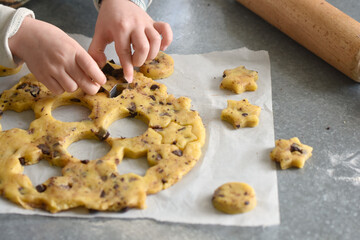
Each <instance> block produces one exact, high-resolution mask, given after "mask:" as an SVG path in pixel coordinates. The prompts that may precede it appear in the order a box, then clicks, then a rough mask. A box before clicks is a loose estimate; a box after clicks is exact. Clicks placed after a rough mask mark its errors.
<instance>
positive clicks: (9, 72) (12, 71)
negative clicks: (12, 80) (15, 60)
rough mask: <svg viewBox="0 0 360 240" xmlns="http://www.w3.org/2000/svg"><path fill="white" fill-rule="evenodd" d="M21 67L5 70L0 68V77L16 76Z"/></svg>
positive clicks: (5, 68)
mask: <svg viewBox="0 0 360 240" xmlns="http://www.w3.org/2000/svg"><path fill="white" fill-rule="evenodd" d="M21 67H22V65H20V66H18V67H17V68H7V67H3V66H0V77H5V76H9V75H13V74H16V73H18V72H19V71H20V70H21Z"/></svg>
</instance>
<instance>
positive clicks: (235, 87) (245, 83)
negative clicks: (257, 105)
mask: <svg viewBox="0 0 360 240" xmlns="http://www.w3.org/2000/svg"><path fill="white" fill-rule="evenodd" d="M257 80H258V73H257V72H256V71H253V70H248V69H246V68H245V67H244V66H240V67H237V68H234V69H227V70H225V71H224V75H223V80H222V82H221V84H220V88H222V89H228V90H231V91H233V92H234V93H236V94H240V93H242V92H245V91H255V90H256V89H257V84H256V81H257Z"/></svg>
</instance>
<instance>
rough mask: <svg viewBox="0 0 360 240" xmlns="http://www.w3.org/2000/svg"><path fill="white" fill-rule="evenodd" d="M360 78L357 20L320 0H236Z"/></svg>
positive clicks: (310, 48) (321, 56)
mask: <svg viewBox="0 0 360 240" xmlns="http://www.w3.org/2000/svg"><path fill="white" fill-rule="evenodd" d="M237 1H238V2H240V3H241V4H243V5H244V6H245V7H247V8H249V9H250V10H251V11H253V12H255V13H256V14H257V15H259V16H260V17H262V18H264V19H265V20H266V21H268V22H269V23H271V24H272V25H274V26H275V27H277V28H278V29H280V30H281V31H282V32H284V33H285V34H287V35H288V36H289V37H291V38H292V39H294V40H295V41H297V42H298V43H300V44H301V45H303V46H304V47H306V48H307V49H309V50H310V51H311V52H313V53H315V54H316V55H317V56H319V57H320V58H322V59H323V60H325V61H326V62H328V63H329V64H331V65H332V66H333V67H335V68H337V69H338V70H340V71H341V72H343V73H344V74H345V75H347V76H348V77H350V78H351V79H353V80H355V81H357V82H360V23H359V22H357V21H356V20H355V19H353V18H351V17H350V16H348V15H346V14H345V13H343V12H342V11H340V10H339V9H337V8H335V7H334V6H332V5H331V4H329V3H327V2H326V1H324V0H237Z"/></svg>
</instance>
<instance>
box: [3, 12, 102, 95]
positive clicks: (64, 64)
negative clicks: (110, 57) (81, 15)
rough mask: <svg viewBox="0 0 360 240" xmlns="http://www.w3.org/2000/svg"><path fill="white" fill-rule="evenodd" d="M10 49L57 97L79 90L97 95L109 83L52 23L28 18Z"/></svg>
mask: <svg viewBox="0 0 360 240" xmlns="http://www.w3.org/2000/svg"><path fill="white" fill-rule="evenodd" d="M9 47H10V50H11V52H12V54H13V55H14V56H15V57H17V58H19V59H21V60H23V61H24V62H26V64H27V66H28V68H29V70H30V71H31V72H32V73H33V74H34V75H35V77H36V78H37V79H38V80H39V81H40V82H42V83H43V84H44V85H45V86H46V87H47V88H48V89H49V90H50V91H52V92H54V93H55V94H61V93H63V92H64V91H67V92H73V91H75V90H76V89H77V88H78V87H80V88H81V89H82V90H83V91H84V92H86V93H88V94H95V93H96V92H97V91H98V90H99V88H100V85H101V84H104V83H105V82H106V77H105V75H104V74H103V73H102V72H101V70H100V68H99V66H98V65H97V64H96V62H95V61H94V60H93V59H92V58H91V56H90V55H89V54H88V53H87V52H86V50H85V49H83V48H82V47H81V46H80V45H79V44H78V43H77V42H76V41H75V40H74V39H72V38H70V37H69V36H68V35H67V34H66V33H64V32H63V31H62V30H60V29H59V28H57V27H55V26H53V25H51V24H48V23H45V22H42V21H39V20H36V19H32V18H29V17H27V18H25V20H24V21H23V23H22V25H21V26H20V29H19V30H18V32H17V33H16V34H15V35H14V36H13V37H11V38H10V39H9ZM99 84H100V85H99Z"/></svg>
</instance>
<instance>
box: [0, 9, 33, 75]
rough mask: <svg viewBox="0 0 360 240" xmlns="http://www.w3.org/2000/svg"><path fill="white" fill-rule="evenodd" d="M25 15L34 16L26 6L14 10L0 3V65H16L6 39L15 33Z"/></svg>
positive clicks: (13, 66) (11, 66)
mask: <svg viewBox="0 0 360 240" xmlns="http://www.w3.org/2000/svg"><path fill="white" fill-rule="evenodd" d="M27 16H31V17H33V18H35V15H34V12H33V11H31V10H29V9H27V8H19V9H17V10H15V9H13V8H10V7H6V6H4V5H1V4H0V65H2V66H5V67H9V68H15V67H17V64H16V63H15V61H14V58H13V55H12V53H11V51H10V48H9V44H8V40H9V38H11V37H12V36H14V35H15V33H17V31H18V30H19V28H20V26H21V23H22V22H23V20H24V18H25V17H27Z"/></svg>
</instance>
